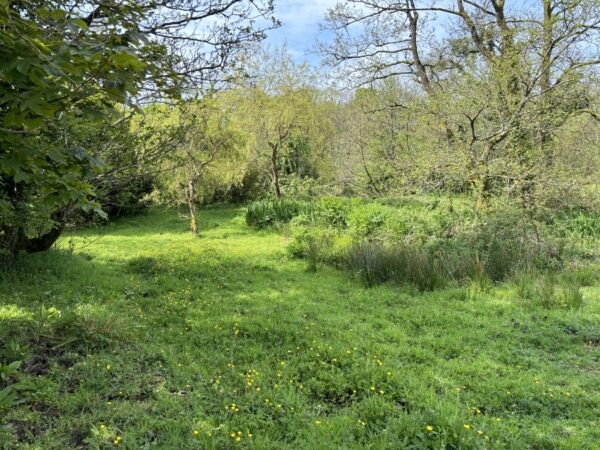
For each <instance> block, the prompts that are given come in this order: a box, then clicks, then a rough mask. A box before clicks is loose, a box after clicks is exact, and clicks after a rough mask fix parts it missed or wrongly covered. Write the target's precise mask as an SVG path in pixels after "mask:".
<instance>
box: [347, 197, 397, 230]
mask: <svg viewBox="0 0 600 450" xmlns="http://www.w3.org/2000/svg"><path fill="white" fill-rule="evenodd" d="M393 213H394V210H393V209H392V208H388V207H385V206H382V205H379V204H377V203H368V204H366V205H362V206H360V207H359V208H353V209H351V210H350V211H349V213H348V217H347V223H348V228H349V229H350V230H351V231H352V233H354V234H356V235H358V236H369V235H371V234H373V233H375V232H376V231H377V230H379V229H381V228H382V227H383V226H384V224H385V223H386V221H387V219H388V218H389V217H390V216H391V215H392V214H393Z"/></svg>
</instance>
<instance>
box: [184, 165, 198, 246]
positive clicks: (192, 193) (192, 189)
mask: <svg viewBox="0 0 600 450" xmlns="http://www.w3.org/2000/svg"><path fill="white" fill-rule="evenodd" d="M195 178H196V177H192V178H191V179H190V180H189V181H188V187H187V190H186V200H187V205H188V209H189V210H190V229H191V231H192V234H193V235H194V236H198V218H197V215H196V179H195Z"/></svg>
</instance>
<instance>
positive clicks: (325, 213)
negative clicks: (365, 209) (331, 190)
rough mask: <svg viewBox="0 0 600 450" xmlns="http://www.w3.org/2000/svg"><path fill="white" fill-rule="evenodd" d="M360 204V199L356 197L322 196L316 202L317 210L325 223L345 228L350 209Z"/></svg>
mask: <svg viewBox="0 0 600 450" xmlns="http://www.w3.org/2000/svg"><path fill="white" fill-rule="evenodd" d="M362 204H363V202H362V200H360V199H357V198H343V197H322V198H320V199H319V201H318V203H317V211H318V215H319V218H320V219H322V220H323V221H324V222H325V223H326V224H327V225H330V226H332V227H336V228H347V227H348V216H349V214H350V211H352V209H354V208H356V207H358V206H359V205H362Z"/></svg>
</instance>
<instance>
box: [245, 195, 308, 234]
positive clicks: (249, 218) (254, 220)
mask: <svg viewBox="0 0 600 450" xmlns="http://www.w3.org/2000/svg"><path fill="white" fill-rule="evenodd" d="M313 209H314V207H313V205H312V204H311V203H308V202H300V201H297V200H292V199H287V198H284V199H279V200H258V201H255V202H252V203H251V204H250V205H248V208H247V210H246V224H248V225H249V226H252V227H255V228H259V229H262V228H268V227H272V226H274V225H277V224H284V223H288V222H290V221H291V220H292V219H293V218H294V217H297V216H299V215H301V214H311V213H312V211H313Z"/></svg>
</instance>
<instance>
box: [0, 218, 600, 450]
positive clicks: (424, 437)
mask: <svg viewBox="0 0 600 450" xmlns="http://www.w3.org/2000/svg"><path fill="white" fill-rule="evenodd" d="M187 224H188V221H187V219H186V218H185V217H180V216H178V215H177V213H176V212H172V211H171V212H169V211H166V212H165V211H160V210H153V211H151V212H149V213H148V214H146V215H144V216H140V217H136V218H131V219H128V220H123V221H120V222H118V223H116V224H112V225H109V226H107V227H105V228H102V229H99V230H87V231H81V232H77V233H74V234H71V235H69V236H67V237H65V238H64V239H63V241H62V243H61V247H62V248H63V250H61V251H58V250H54V251H52V252H49V253H47V254H40V255H29V256H27V257H25V258H24V260H23V268H22V269H21V270H20V271H18V272H16V273H13V274H8V275H6V274H5V275H3V279H2V280H1V281H0V357H1V358H2V361H3V362H4V363H10V362H14V361H21V363H20V368H19V369H18V370H17V371H16V372H17V373H8V370H7V375H6V377H5V379H2V378H0V388H1V387H2V386H7V385H11V386H13V388H12V391H13V397H12V400H9V401H6V400H5V404H6V405H9V403H10V405H9V406H8V407H6V408H5V409H4V410H2V409H0V448H2V449H11V450H12V449H16V448H23V449H70V448H92V449H93V448H114V447H117V446H118V447H120V448H128V449H144V448H156V449H194V448H202V449H204V448H207V449H234V448H254V449H332V448H336V449H337V448H340V449H342V448H343V449H348V448H372V449H383V448H389V449H402V448H411V449H426V448H430V449H444V448H448V449H450V448H467V449H471V448H481V449H483V448H490V449H491V448H493V449H503V448H510V449H527V448H530V449H556V448H565V449H576V450H581V449H598V448H600V446H599V444H598V442H600V420H599V419H598V417H600V326H599V323H600V321H599V319H600V301H599V299H600V286H599V285H598V283H597V281H596V280H597V277H596V276H594V275H591V276H590V277H589V278H590V279H591V282H590V283H587V284H588V287H585V288H582V290H581V293H582V305H581V307H579V308H578V309H553V308H544V307H543V306H542V303H540V302H533V301H530V300H528V299H524V298H522V296H520V295H519V287H518V286H514V285H511V284H508V283H507V284H503V285H499V286H495V287H494V286H492V287H488V288H486V289H468V290H467V289H465V288H453V289H445V290H437V291H433V292H428V293H419V292H417V291H416V289H415V288H411V287H408V286H407V287H397V286H395V287H393V286H387V285H381V286H377V287H373V288H366V287H364V286H363V284H362V283H359V282H358V281H353V280H352V279H351V278H350V277H349V276H348V274H345V273H343V272H340V271H337V270H335V269H333V268H331V267H327V266H324V267H320V268H319V269H318V271H317V272H316V273H313V272H309V271H307V270H306V262H303V261H299V260H294V259H290V258H288V257H287V256H286V255H287V253H286V251H285V248H286V245H287V244H288V242H287V240H286V238H285V237H283V236H282V235H281V234H278V233H276V232H274V231H268V230H267V231H255V230H253V229H251V228H249V227H247V226H246V225H245V223H244V211H243V210H241V209H233V208H213V209H210V210H208V211H203V212H202V213H201V224H200V229H201V236H200V237H199V238H194V237H192V236H191V234H189V233H188V232H187V229H186V227H187ZM69 248H72V252H69V251H68V249H69ZM590 284H591V285H590ZM42 305H43V308H42ZM0 373H1V371H0ZM0 391H1V389H0ZM0 398H1V397H0ZM1 405H2V401H1V400H0V408H1V407H2V406H1ZM234 405H235V406H234ZM427 427H430V428H431V431H429V430H428V428H427ZM194 431H196V434H195V433H194ZM238 433H241V434H238ZM250 434H251V435H252V436H251V437H250ZM232 435H233V437H232ZM117 437H120V439H119V440H117V444H115V443H114V442H115V440H116V439H117ZM238 437H239V442H238Z"/></svg>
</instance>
